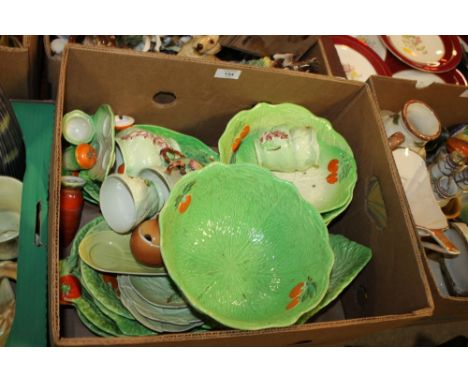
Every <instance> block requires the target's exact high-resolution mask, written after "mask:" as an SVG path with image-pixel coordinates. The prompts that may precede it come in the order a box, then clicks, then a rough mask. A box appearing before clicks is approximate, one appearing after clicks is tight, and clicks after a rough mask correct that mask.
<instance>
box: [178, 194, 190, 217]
mask: <svg viewBox="0 0 468 382" xmlns="http://www.w3.org/2000/svg"><path fill="white" fill-rule="evenodd" d="M191 201H192V197H191V196H190V195H185V198H184V200H182V201H181V202H180V203H179V212H180V213H181V214H183V213H184V212H185V211H187V208H189V205H190V202H191Z"/></svg>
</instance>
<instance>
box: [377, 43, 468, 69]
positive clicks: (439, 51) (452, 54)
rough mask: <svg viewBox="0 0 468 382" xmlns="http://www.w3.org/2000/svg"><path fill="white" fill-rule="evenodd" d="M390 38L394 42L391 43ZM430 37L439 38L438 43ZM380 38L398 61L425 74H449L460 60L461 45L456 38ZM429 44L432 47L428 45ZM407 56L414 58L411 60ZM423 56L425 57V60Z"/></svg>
mask: <svg viewBox="0 0 468 382" xmlns="http://www.w3.org/2000/svg"><path fill="white" fill-rule="evenodd" d="M392 37H393V38H394V41H392ZM399 37H401V41H399V40H400V39H399ZM432 37H439V38H440V41H437V40H436V39H432ZM380 38H381V40H382V42H383V43H384V45H385V46H386V47H387V48H388V50H389V51H390V52H391V53H392V54H394V55H395V56H396V57H397V58H398V59H399V60H401V61H403V62H404V63H405V64H407V65H409V66H412V67H413V68H416V69H419V70H422V71H425V72H432V73H444V72H449V71H451V70H453V69H455V68H456V67H457V65H458V64H459V63H460V61H461V58H462V55H461V53H462V50H461V45H460V42H459V41H458V39H457V36H410V35H406V36H380ZM424 40H425V41H424ZM431 40H432V41H431ZM431 42H432V43H433V45H432V46H431V45H429V43H431ZM437 43H438V44H437ZM434 50H435V51H434ZM409 56H413V57H414V58H413V59H411V58H410V57H409ZM424 56H427V60H425V57H424ZM417 58H419V59H417Z"/></svg>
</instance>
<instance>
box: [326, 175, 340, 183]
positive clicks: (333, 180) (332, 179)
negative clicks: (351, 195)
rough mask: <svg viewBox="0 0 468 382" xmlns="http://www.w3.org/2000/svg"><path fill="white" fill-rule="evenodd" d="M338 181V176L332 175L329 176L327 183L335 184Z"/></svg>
mask: <svg viewBox="0 0 468 382" xmlns="http://www.w3.org/2000/svg"><path fill="white" fill-rule="evenodd" d="M337 181H338V176H337V175H336V174H330V175H328V176H327V182H328V183H330V184H335V183H336V182H337Z"/></svg>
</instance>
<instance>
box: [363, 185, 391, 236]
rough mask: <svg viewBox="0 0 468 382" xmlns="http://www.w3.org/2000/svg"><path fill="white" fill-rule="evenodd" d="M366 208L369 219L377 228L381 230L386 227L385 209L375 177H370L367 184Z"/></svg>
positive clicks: (380, 189)
mask: <svg viewBox="0 0 468 382" xmlns="http://www.w3.org/2000/svg"><path fill="white" fill-rule="evenodd" d="M366 208H367V212H368V215H369V217H370V218H371V220H372V222H373V223H374V224H375V225H376V226H377V227H378V228H381V229H383V228H385V227H386V226H387V208H386V207H385V202H384V199H383V194H382V188H381V187H380V182H379V179H378V178H377V177H376V176H372V177H371V178H370V179H369V182H368V183H367V198H366Z"/></svg>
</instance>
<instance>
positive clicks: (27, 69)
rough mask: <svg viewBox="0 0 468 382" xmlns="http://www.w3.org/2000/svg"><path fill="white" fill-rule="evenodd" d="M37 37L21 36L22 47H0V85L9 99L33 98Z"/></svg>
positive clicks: (35, 92) (36, 68) (35, 83)
mask: <svg viewBox="0 0 468 382" xmlns="http://www.w3.org/2000/svg"><path fill="white" fill-rule="evenodd" d="M38 44H39V36H23V47H21V48H10V47H4V46H1V47H0V84H1V85H2V87H3V89H4V90H5V93H6V94H7V96H8V97H9V98H18V99H24V98H33V97H35V96H37V90H38Z"/></svg>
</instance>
